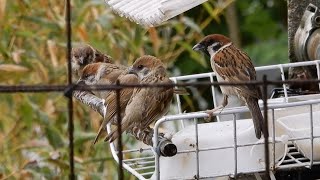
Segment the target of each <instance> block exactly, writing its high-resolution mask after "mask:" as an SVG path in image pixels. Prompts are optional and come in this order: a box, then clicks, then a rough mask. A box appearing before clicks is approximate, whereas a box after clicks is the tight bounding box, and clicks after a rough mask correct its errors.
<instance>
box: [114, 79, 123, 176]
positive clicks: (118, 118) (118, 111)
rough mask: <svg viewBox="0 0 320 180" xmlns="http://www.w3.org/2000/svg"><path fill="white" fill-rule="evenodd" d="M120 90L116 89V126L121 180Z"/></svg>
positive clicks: (118, 83) (118, 84)
mask: <svg viewBox="0 0 320 180" xmlns="http://www.w3.org/2000/svg"><path fill="white" fill-rule="evenodd" d="M116 84H117V86H120V82H119V80H117V82H116ZM120 91H121V89H120V88H119V89H117V90H116V97H117V98H116V100H117V101H116V103H117V126H118V134H119V138H118V159H119V170H118V179H119V180H122V179H123V178H124V177H123V169H122V161H123V154H122V140H121V137H122V135H121V134H122V133H121V128H122V127H121V106H120Z"/></svg>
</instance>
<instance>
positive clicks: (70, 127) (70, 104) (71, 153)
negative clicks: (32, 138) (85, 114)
mask: <svg viewBox="0 0 320 180" xmlns="http://www.w3.org/2000/svg"><path fill="white" fill-rule="evenodd" d="M66 32H67V34H66V36H67V62H68V85H69V86H70V87H71V85H72V70H71V49H72V47H71V6H70V0H67V1H66ZM67 97H68V134H69V169H70V175H69V179H71V180H73V179H75V173H74V146H73V131H74V125H73V101H72V89H71V95H69V96H67Z"/></svg>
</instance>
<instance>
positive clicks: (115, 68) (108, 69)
mask: <svg viewBox="0 0 320 180" xmlns="http://www.w3.org/2000/svg"><path fill="white" fill-rule="evenodd" d="M125 70H126V67H125V66H122V65H116V64H111V63H101V62H98V63H91V64H88V65H86V67H84V68H83V71H82V75H81V77H80V79H79V81H78V83H81V82H82V81H83V82H84V83H85V84H86V85H106V84H114V83H115V82H116V80H117V79H118V77H119V76H120V75H121V74H122V73H123V72H124V71H125ZM92 92H93V94H94V95H96V96H97V97H99V98H101V99H106V98H107V96H108V94H109V91H92Z"/></svg>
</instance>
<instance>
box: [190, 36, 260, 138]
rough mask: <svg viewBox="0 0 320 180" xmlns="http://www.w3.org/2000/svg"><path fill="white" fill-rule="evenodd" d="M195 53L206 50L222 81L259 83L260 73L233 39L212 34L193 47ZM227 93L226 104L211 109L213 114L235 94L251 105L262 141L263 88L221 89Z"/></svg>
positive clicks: (223, 87)
mask: <svg viewBox="0 0 320 180" xmlns="http://www.w3.org/2000/svg"><path fill="white" fill-rule="evenodd" d="M193 50H196V51H202V52H204V53H205V54H207V55H209V56H210V62H211V67H212V70H213V71H214V72H215V73H216V76H217V80H218V82H230V83H237V82H248V81H253V80H256V71H255V69H254V66H253V64H252V62H251V60H250V57H249V56H248V55H247V54H246V53H245V52H243V51H241V50H240V49H238V48H237V47H236V46H235V45H234V44H233V43H232V42H231V41H230V39H229V38H227V37H225V36H223V35H220V34H212V35H208V36H206V37H205V38H203V39H202V40H201V41H200V42H199V43H198V44H196V45H195V46H194V47H193ZM220 88H221V91H222V94H223V102H222V105H220V106H219V107H217V108H215V109H212V110H207V113H208V114H209V115H212V113H213V112H214V111H216V110H218V109H221V108H223V107H225V106H226V105H227V104H228V96H229V95H235V96H238V98H239V99H240V100H242V101H244V102H245V103H246V105H247V106H248V108H249V110H250V113H251V116H252V119H253V124H254V127H255V134H256V137H257V138H258V139H260V138H261V132H262V130H263V129H262V127H263V124H264V123H263V116H262V114H261V111H260V108H259V104H258V99H260V96H261V93H260V89H259V87H258V86H256V85H245V86H242V85H241V86H240V85H239V86H220Z"/></svg>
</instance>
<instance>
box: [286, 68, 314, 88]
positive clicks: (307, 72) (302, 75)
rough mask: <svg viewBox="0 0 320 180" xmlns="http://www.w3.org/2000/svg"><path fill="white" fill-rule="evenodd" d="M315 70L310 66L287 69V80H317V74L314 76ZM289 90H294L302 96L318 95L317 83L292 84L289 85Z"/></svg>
mask: <svg viewBox="0 0 320 180" xmlns="http://www.w3.org/2000/svg"><path fill="white" fill-rule="evenodd" d="M313 72H316V69H315V68H314V67H312V66H300V67H290V68H289V79H290V80H300V81H303V80H311V79H317V74H314V73H313ZM289 87H290V89H294V90H297V91H299V92H300V93H304V94H314V93H319V84H318V83H307V84H306V83H299V82H297V83H294V84H290V85H289Z"/></svg>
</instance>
